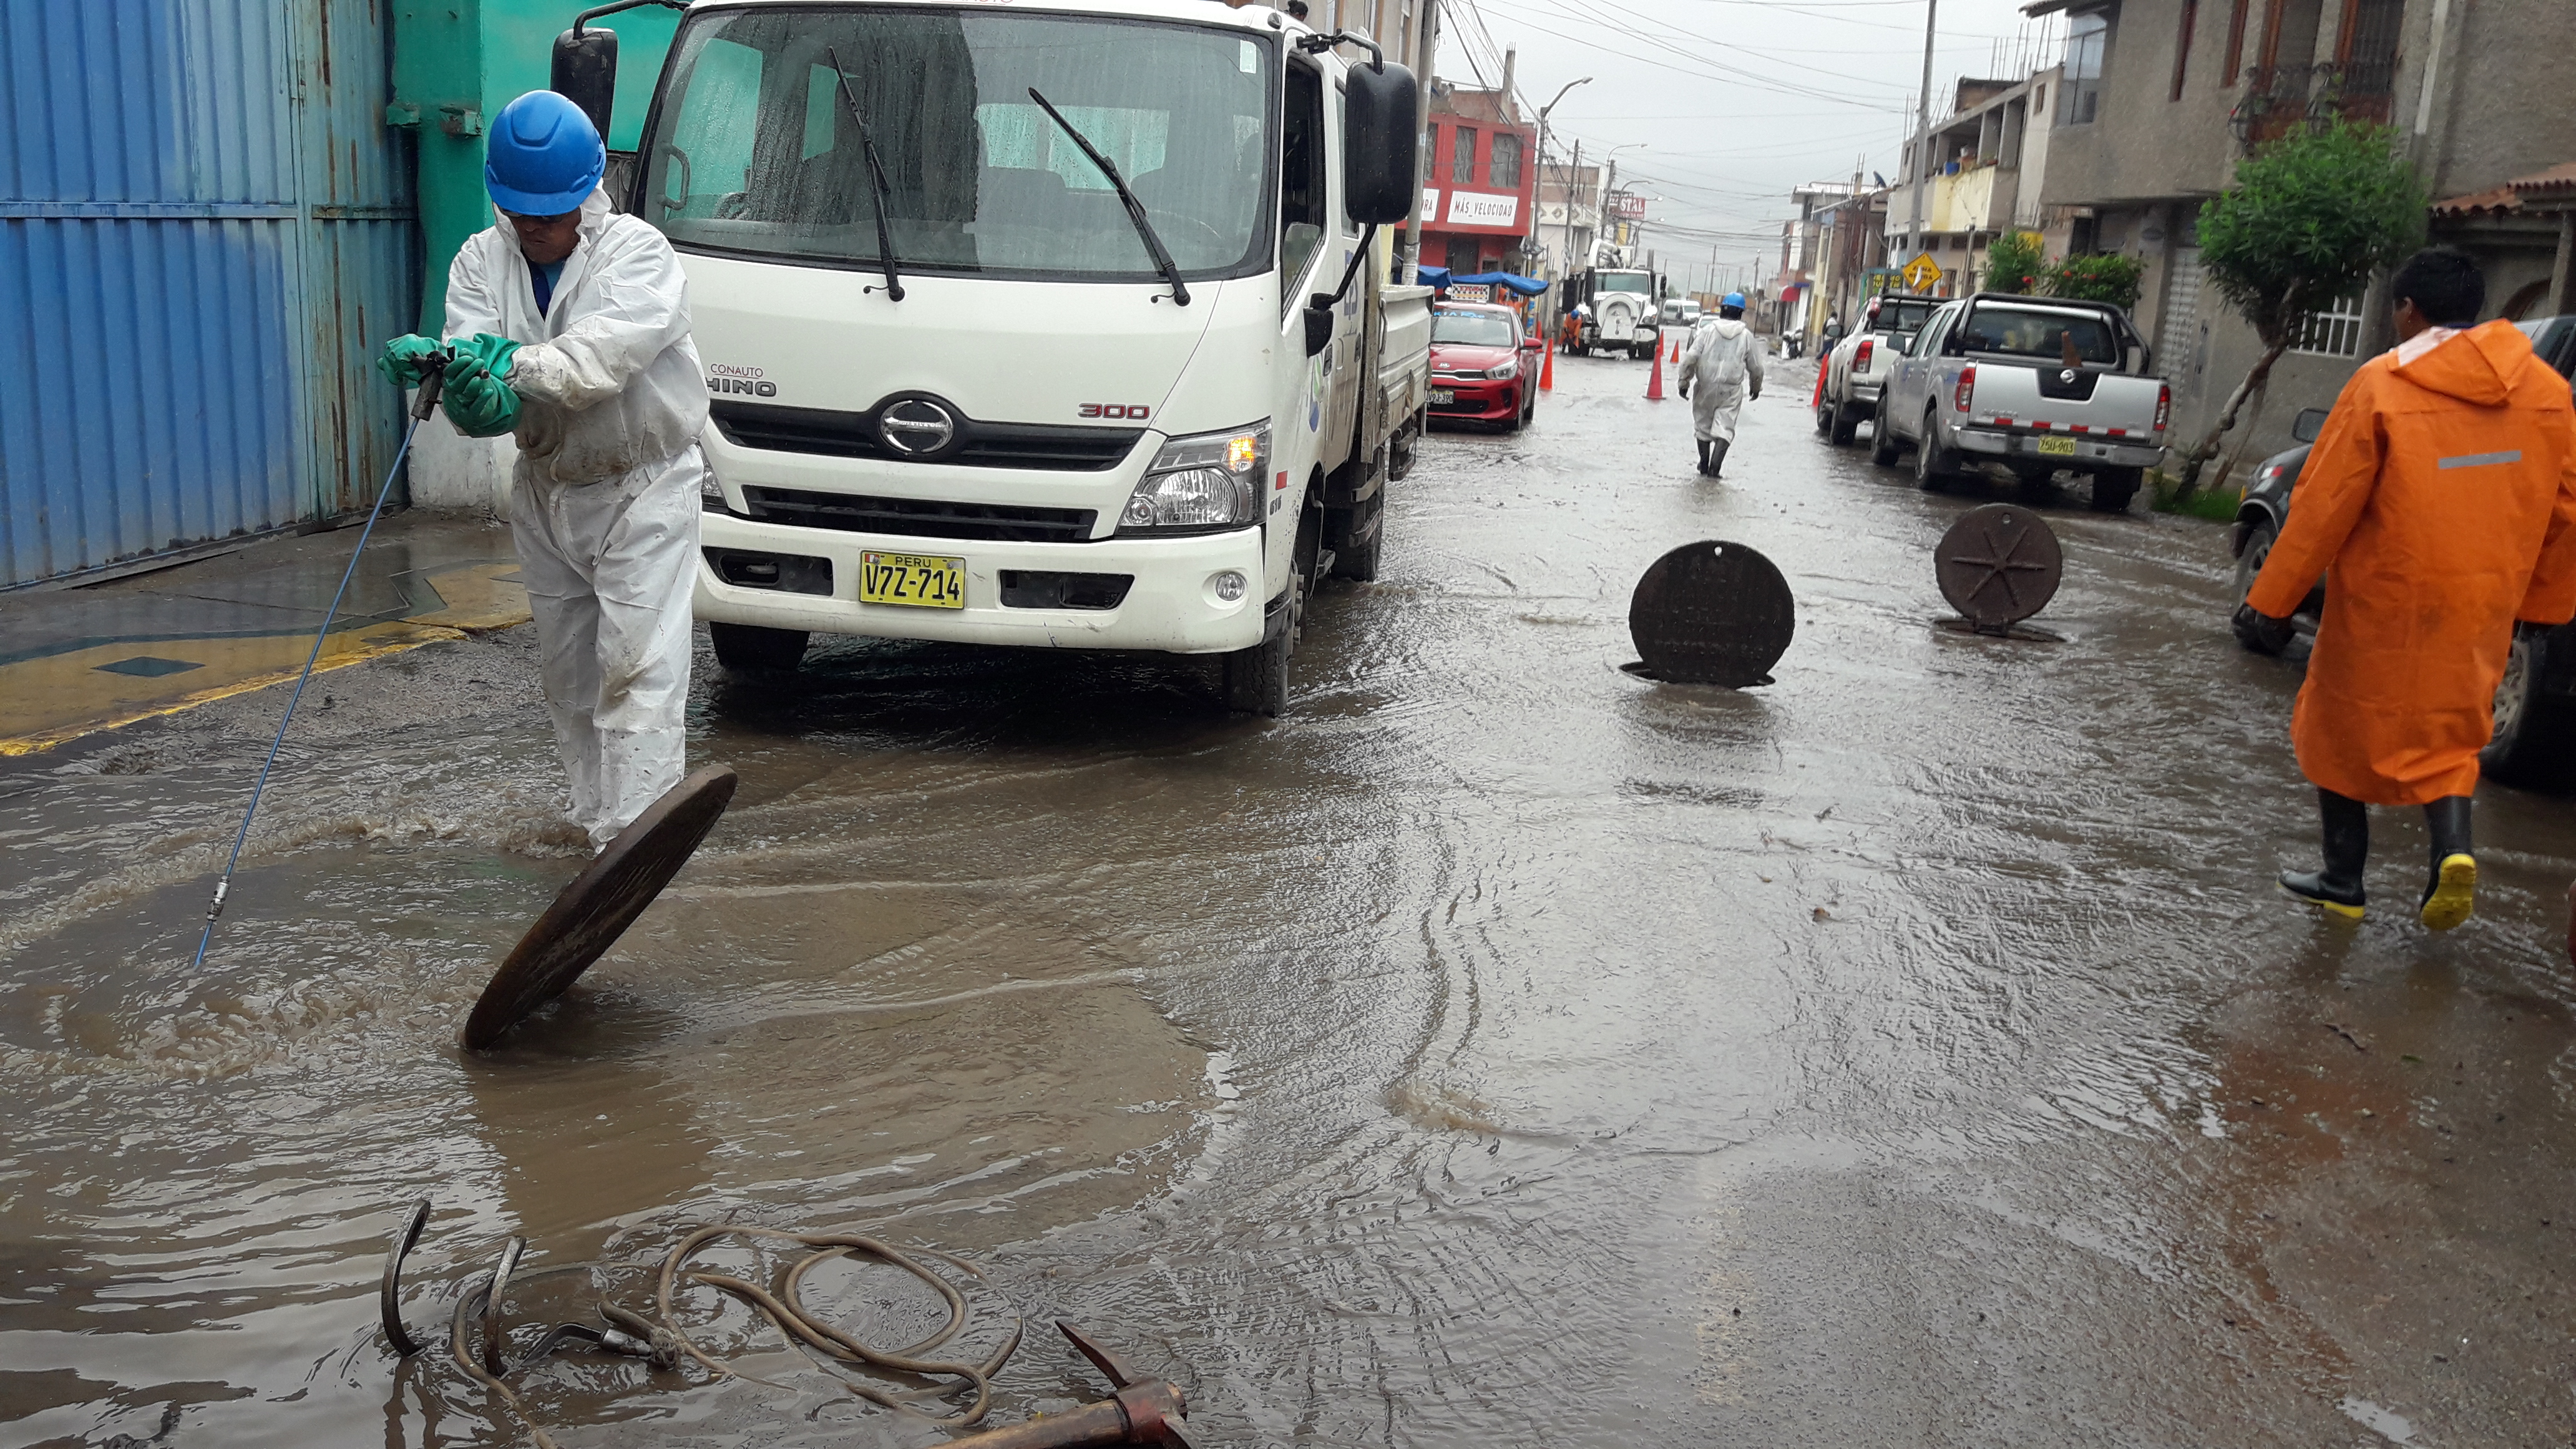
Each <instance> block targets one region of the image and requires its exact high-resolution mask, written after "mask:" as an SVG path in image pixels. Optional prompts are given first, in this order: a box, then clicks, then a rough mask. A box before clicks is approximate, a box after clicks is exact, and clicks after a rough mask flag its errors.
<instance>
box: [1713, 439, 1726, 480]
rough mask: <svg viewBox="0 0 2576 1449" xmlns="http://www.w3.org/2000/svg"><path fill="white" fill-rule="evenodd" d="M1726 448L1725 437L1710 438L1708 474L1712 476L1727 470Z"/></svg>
mask: <svg viewBox="0 0 2576 1449" xmlns="http://www.w3.org/2000/svg"><path fill="white" fill-rule="evenodd" d="M1726 448H1727V441H1726V439H1724V438H1711V439H1709V440H1708V476H1710V477H1711V478H1715V477H1718V476H1720V475H1721V474H1723V473H1725V472H1726Z"/></svg>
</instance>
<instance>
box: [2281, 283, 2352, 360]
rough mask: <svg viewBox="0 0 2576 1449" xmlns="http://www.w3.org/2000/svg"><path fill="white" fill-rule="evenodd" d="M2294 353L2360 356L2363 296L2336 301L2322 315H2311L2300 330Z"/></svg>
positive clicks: (2341, 298)
mask: <svg viewBox="0 0 2576 1449" xmlns="http://www.w3.org/2000/svg"><path fill="white" fill-rule="evenodd" d="M2290 350H2291V351H2293V352H2312V353H2315V354H2316V355H2317V356H2319V357H2354V356H2358V355H2359V354H2360V352H2361V293H2360V292H2358V291H2355V292H2353V293H2352V294H2351V295H2349V296H2344V297H2337V298H2336V299H2335V300H2334V302H2333V304H2332V305H2330V306H2328V307H2327V308H2326V309H2325V310H2324V311H2322V312H2311V313H2309V314H2308V320H2307V321H2306V322H2305V323H2303V324H2302V325H2301V326H2300V328H2299V340H2298V341H2297V342H2294V343H2292V344H2291V345H2290Z"/></svg>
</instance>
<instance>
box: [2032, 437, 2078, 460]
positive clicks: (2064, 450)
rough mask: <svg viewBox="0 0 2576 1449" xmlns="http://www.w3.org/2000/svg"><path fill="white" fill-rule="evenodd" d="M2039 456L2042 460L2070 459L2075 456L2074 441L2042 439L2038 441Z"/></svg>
mask: <svg viewBox="0 0 2576 1449" xmlns="http://www.w3.org/2000/svg"><path fill="white" fill-rule="evenodd" d="M2039 455H2040V456H2041V457H2043V458H2072V457H2074V456H2075V440H2074V439H2073V438H2042V439H2040V440H2039Z"/></svg>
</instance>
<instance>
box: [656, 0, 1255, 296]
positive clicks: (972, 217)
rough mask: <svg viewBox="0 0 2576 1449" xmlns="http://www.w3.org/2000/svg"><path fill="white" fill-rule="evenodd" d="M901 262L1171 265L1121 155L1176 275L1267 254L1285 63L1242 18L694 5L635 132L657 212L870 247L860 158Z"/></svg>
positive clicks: (725, 227) (867, 251)
mask: <svg viewBox="0 0 2576 1449" xmlns="http://www.w3.org/2000/svg"><path fill="white" fill-rule="evenodd" d="M834 51H837V52H838V53H839V55H840V58H841V62H842V64H843V65H844V66H846V67H848V79H849V87H850V91H851V93H852V95H854V96H855V97H856V98H857V101H858V106H859V109H860V110H861V111H862V112H863V113H864V114H865V116H866V121H867V129H868V130H869V131H870V132H871V133H873V135H874V137H875V139H876V144H877V152H878V155H879V156H880V157H882V158H883V160H884V163H885V172H886V184H887V192H888V195H887V198H886V199H887V203H888V205H887V220H888V222H889V223H890V227H889V229H890V231H891V232H892V235H893V240H894V250H895V258H896V261H897V262H898V263H899V264H900V265H901V267H902V268H903V270H904V271H905V272H906V273H914V272H920V273H941V272H952V273H953V272H970V273H978V274H985V275H992V274H1001V275H1008V276H1014V277H1031V278H1035V277H1054V278H1067V277H1072V278H1081V279H1084V280H1100V281H1157V280H1160V275H1161V274H1160V273H1159V272H1158V271H1157V270H1156V268H1155V264H1154V258H1153V256H1152V254H1151V253H1150V252H1149V251H1148V250H1147V249H1146V247H1145V244H1144V242H1143V241H1142V240H1141V239H1140V238H1139V237H1138V235H1137V230H1136V225H1135V223H1134V221H1133V220H1132V219H1130V218H1129V216H1128V214H1127V211H1126V209H1125V207H1124V205H1123V204H1122V203H1121V202H1120V201H1119V199H1118V193H1117V192H1116V191H1115V190H1114V189H1112V188H1111V186H1110V184H1109V178H1108V177H1106V176H1104V175H1102V174H1101V171H1100V168H1099V167H1098V166H1096V165H1094V164H1092V162H1091V159H1090V158H1089V157H1087V156H1085V155H1083V153H1082V149H1081V148H1080V147H1079V146H1077V145H1075V144H1074V143H1073V141H1072V140H1071V139H1070V138H1068V137H1067V136H1066V135H1065V134H1064V130H1063V128H1062V127H1060V126H1058V125H1056V124H1055V122H1053V121H1052V120H1050V119H1048V117H1047V114H1046V112H1044V111H1042V110H1040V109H1039V108H1038V106H1037V104H1036V103H1035V102H1033V101H1031V100H1030V99H1029V90H1030V88H1031V87H1035V88H1036V89H1038V90H1039V91H1041V92H1043V93H1044V94H1045V95H1046V97H1047V99H1048V100H1050V101H1053V102H1054V103H1055V105H1056V107H1057V108H1058V109H1059V110H1061V111H1062V112H1063V113H1064V115H1065V118H1066V119H1068V120H1070V121H1072V122H1073V124H1074V125H1075V126H1077V127H1079V128H1080V129H1081V130H1082V132H1083V134H1084V135H1086V136H1088V137H1090V138H1091V140H1092V142H1093V144H1095V145H1097V146H1099V147H1100V149H1101V150H1102V151H1103V152H1104V153H1106V154H1107V155H1108V156H1109V158H1110V159H1111V160H1112V161H1114V162H1116V163H1117V166H1118V169H1119V171H1120V172H1121V173H1122V174H1123V175H1125V176H1126V178H1127V181H1128V185H1129V187H1130V188H1131V189H1132V190H1133V191H1134V192H1135V193H1136V196H1137V198H1138V199H1139V200H1140V201H1142V202H1143V203H1144V206H1145V210H1146V214H1147V215H1149V216H1151V217H1152V218H1153V221H1154V229H1155V231H1156V232H1157V233H1158V234H1160V235H1161V237H1162V238H1163V241H1164V244H1165V245H1166V246H1167V247H1169V248H1170V250H1171V253H1172V257H1173V260H1174V261H1175V262H1177V263H1178V264H1179V266H1180V270H1181V272H1182V274H1183V275H1184V276H1187V277H1190V278H1193V279H1196V278H1202V277H1222V276H1237V275H1243V274H1245V273H1247V272H1252V271H1259V270H1266V269H1267V267H1268V264H1269V244H1270V226H1269V220H1268V219H1269V211H1270V208H1268V207H1267V206H1265V205H1264V204H1263V198H1264V196H1265V195H1267V194H1268V191H1269V187H1270V184H1271V183H1270V179H1269V171H1270V168H1269V165H1268V161H1267V156H1268V153H1269V150H1270V148H1269V147H1268V146H1266V145H1265V144H1264V138H1265V136H1266V134H1267V131H1268V129H1269V124H1270V122H1269V117H1270V115H1271V113H1272V110H1273V106H1272V99H1271V92H1272V89H1273V79H1274V77H1275V75H1276V74H1277V72H1278V69H1279V67H1278V64H1277V61H1276V57H1275V56H1274V54H1273V51H1272V47H1271V42H1270V41H1269V40H1268V38H1266V37H1254V36H1248V35H1245V34H1243V33H1242V32H1241V31H1228V30H1218V29H1213V28H1201V27H1197V26H1189V25H1170V24H1154V23H1143V22H1129V21H1120V20H1108V19H1092V18H1075V17H1051V16H1041V15H1028V14H1014V13H1011V12H1008V11H987V10H981V9H978V10H971V11H961V10H942V9H932V8H927V7H919V8H916V7H912V6H905V7H902V8H899V9H898V8H886V9H874V8H867V7H861V6H847V5H843V6H812V7H804V6H798V7H784V6H781V7H770V6H762V7H759V8H757V9H744V10H721V11H715V12H712V13H709V14H705V15H702V16H699V17H697V18H695V19H693V20H691V21H690V22H689V24H688V27H687V28H686V29H685V30H683V31H682V32H681V33H680V36H679V38H678V40H677V41H676V42H675V43H674V45H673V57H672V62H671V69H670V72H669V74H670V83H669V86H668V88H667V89H666V90H665V91H664V93H663V95H662V97H661V99H660V103H659V105H658V106H657V107H656V108H655V121H654V128H653V132H652V134H651V135H650V136H648V137H646V138H645V143H644V148H643V149H644V155H645V157H646V169H645V175H644V190H643V203H642V205H641V207H640V208H639V209H640V210H641V212H642V214H643V216H644V218H645V219H646V220H647V221H650V222H652V223H654V224H655V225H657V226H659V227H660V228H661V229H662V230H663V232H664V233H665V234H666V235H668V236H669V237H670V238H671V241H672V243H673V244H674V245H677V246H681V247H685V248H691V249H695V250H702V251H712V252H728V253H740V254H746V255H755V256H773V257H784V258H792V259H798V260H812V261H818V262H824V263H831V264H843V265H851V266H860V267H871V268H872V267H875V266H876V265H878V264H879V258H878V256H877V250H878V246H877V225H876V211H875V204H874V202H873V200H872V199H871V196H870V190H869V185H868V171H867V158H866V153H865V149H864V148H863V147H862V146H861V145H860V143H859V136H858V127H857V126H856V125H855V124H854V123H853V121H852V118H851V115H850V108H849V106H848V105H847V104H846V103H845V102H844V100H843V99H842V96H841V93H840V85H841V77H840V76H839V75H837V74H835V72H834V70H833V67H832V62H831V60H830V59H829V54H828V53H829V52H834Z"/></svg>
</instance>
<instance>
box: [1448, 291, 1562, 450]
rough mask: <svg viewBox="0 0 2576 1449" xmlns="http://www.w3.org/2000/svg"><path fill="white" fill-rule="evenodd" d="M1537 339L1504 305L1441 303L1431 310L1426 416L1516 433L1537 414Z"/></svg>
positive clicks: (1540, 346) (1541, 348) (1539, 343)
mask: <svg viewBox="0 0 2576 1449" xmlns="http://www.w3.org/2000/svg"><path fill="white" fill-rule="evenodd" d="M1545 345H1546V344H1544V343H1542V342H1541V341H1540V340H1539V339H1538V338H1535V337H1524V336H1522V335H1521V324H1520V319H1519V318H1517V317H1515V316H1513V315H1512V309H1511V308H1509V307H1499V306H1495V305H1493V304H1491V303H1487V302H1442V303H1440V304H1439V305H1438V306H1435V307H1434V308H1432V309H1431V415H1432V416H1433V417H1435V418H1453V419H1456V420H1458V421H1460V422H1469V423H1499V424H1501V425H1502V427H1503V430H1504V431H1505V432H1517V431H1519V430H1520V426H1521V424H1523V423H1526V422H1528V421H1529V420H1530V419H1531V417H1533V416H1534V415H1536V414H1537V412H1538V364H1539V354H1540V352H1541V351H1543V350H1544V348H1545Z"/></svg>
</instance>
